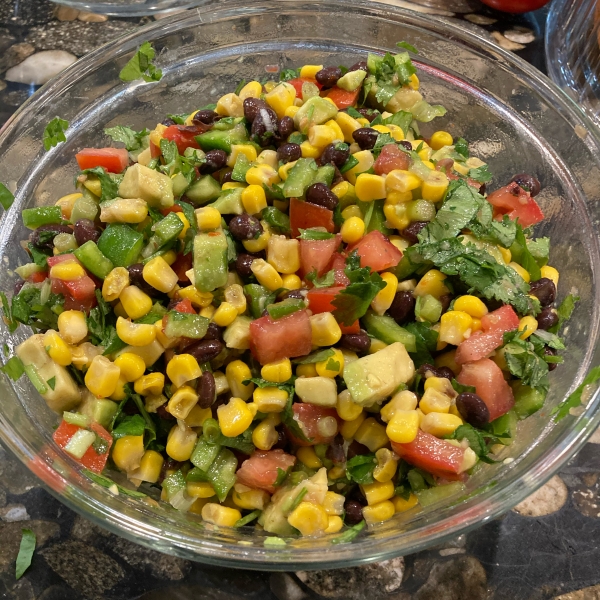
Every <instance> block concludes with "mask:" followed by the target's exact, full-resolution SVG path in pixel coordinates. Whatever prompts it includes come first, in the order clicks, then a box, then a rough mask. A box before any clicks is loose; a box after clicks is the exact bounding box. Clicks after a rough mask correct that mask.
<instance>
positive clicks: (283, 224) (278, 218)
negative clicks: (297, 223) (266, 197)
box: [261, 206, 291, 234]
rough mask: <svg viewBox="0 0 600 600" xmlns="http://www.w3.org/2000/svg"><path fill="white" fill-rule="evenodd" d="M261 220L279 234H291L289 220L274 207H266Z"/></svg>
mask: <svg viewBox="0 0 600 600" xmlns="http://www.w3.org/2000/svg"><path fill="white" fill-rule="evenodd" d="M261 219H263V220H265V221H266V222H267V223H268V224H269V226H270V227H271V229H275V230H276V231H277V232H279V233H283V234H289V233H290V232H291V229H290V218H289V217H288V215H286V214H285V213H284V212H282V211H280V210H279V209H277V208H275V207H274V206H267V208H265V209H264V210H263V211H262V214H261Z"/></svg>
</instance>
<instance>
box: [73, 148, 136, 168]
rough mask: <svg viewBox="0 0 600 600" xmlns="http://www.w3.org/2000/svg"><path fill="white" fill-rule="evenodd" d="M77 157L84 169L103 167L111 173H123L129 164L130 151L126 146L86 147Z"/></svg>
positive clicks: (80, 166)
mask: <svg viewBox="0 0 600 600" xmlns="http://www.w3.org/2000/svg"><path fill="white" fill-rule="evenodd" d="M75 159H76V160H77V164H78V165H79V168H80V169H81V170H82V171H83V170H84V169H94V168H96V167H103V168H104V169H106V170H107V171H108V172H109V173H122V172H123V171H124V170H125V167H127V165H128V164H129V153H128V152H127V150H125V148H84V149H83V150H82V151H81V152H78V153H77V154H76V155H75Z"/></svg>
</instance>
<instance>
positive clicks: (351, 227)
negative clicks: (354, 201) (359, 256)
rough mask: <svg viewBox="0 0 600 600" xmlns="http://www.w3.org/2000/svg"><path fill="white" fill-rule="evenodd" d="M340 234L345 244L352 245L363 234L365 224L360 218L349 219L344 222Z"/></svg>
mask: <svg viewBox="0 0 600 600" xmlns="http://www.w3.org/2000/svg"><path fill="white" fill-rule="evenodd" d="M348 208H350V207H348ZM357 208H358V207H357ZM346 210H347V209H346ZM359 210H360V209H359ZM340 233H341V234H342V240H343V241H344V242H345V243H346V244H354V243H355V242H358V240H360V239H361V238H362V237H363V235H364V234H365V222H364V221H363V220H362V219H361V218H360V217H357V216H353V217H350V218H348V219H346V220H345V221H344V224H343V225H342V228H341V230H340Z"/></svg>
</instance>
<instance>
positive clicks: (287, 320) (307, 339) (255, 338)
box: [250, 310, 312, 365]
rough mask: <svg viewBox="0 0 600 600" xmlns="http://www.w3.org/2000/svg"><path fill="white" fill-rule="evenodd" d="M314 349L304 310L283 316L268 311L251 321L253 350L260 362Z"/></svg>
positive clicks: (302, 354)
mask: <svg viewBox="0 0 600 600" xmlns="http://www.w3.org/2000/svg"><path fill="white" fill-rule="evenodd" d="M311 349H312V330H311V327H310V320H309V318H308V313H307V312H306V311H305V310H299V311H296V312H295V313H292V314H291V315H288V316H286V317H282V318H281V319H272V318H271V317H270V316H268V315H267V316H266V317H261V318H260V319H256V320H255V321H252V323H250V350H251V351H252V354H253V355H254V357H255V358H256V359H257V360H258V362H260V364H261V365H266V364H267V363H270V362H275V361H277V360H281V359H283V358H293V357H295V356H305V355H306V354H310V351H311Z"/></svg>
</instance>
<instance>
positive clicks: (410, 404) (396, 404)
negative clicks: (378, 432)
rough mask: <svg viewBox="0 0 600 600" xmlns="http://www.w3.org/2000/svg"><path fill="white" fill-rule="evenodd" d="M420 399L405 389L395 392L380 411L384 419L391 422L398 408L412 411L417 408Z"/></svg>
mask: <svg viewBox="0 0 600 600" xmlns="http://www.w3.org/2000/svg"><path fill="white" fill-rule="evenodd" d="M418 402H419V401H418V399H417V397H416V395H415V394H413V393H412V392H410V391H409V390H403V391H401V392H398V393H396V394H394V395H393V396H392V398H391V400H390V401H389V402H388V403H387V404H386V405H385V406H383V407H382V409H381V412H380V413H379V414H380V416H381V418H382V420H383V421H385V422H386V423H389V422H390V421H391V420H392V417H393V416H394V413H395V412H396V411H397V410H403V411H411V410H415V409H416V408H417V404H418Z"/></svg>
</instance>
